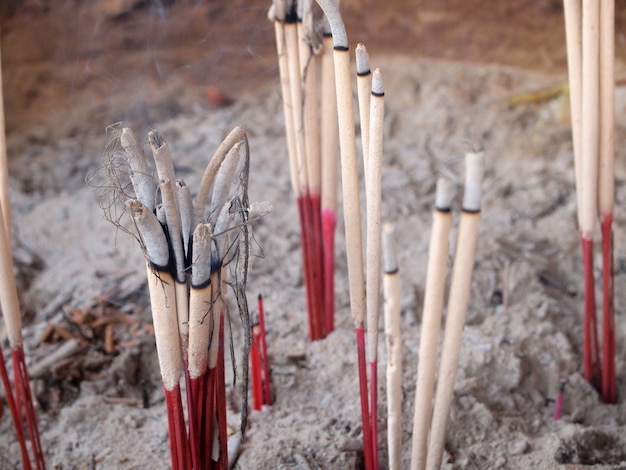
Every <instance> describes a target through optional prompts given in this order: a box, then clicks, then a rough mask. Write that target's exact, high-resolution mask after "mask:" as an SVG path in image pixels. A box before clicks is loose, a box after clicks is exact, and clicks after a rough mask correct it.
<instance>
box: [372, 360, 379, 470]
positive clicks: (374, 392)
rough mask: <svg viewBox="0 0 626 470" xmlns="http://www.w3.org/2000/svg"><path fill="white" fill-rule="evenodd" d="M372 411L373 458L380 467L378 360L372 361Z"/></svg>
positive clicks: (374, 464)
mask: <svg viewBox="0 0 626 470" xmlns="http://www.w3.org/2000/svg"><path fill="white" fill-rule="evenodd" d="M370 386H371V388H370V397H371V402H370V412H371V419H370V421H371V425H370V433H371V435H372V440H371V442H372V444H371V445H372V460H373V467H372V468H374V469H376V468H378V361H373V362H370Z"/></svg>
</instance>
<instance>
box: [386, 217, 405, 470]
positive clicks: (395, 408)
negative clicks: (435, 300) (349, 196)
mask: <svg viewBox="0 0 626 470" xmlns="http://www.w3.org/2000/svg"><path fill="white" fill-rule="evenodd" d="M395 243H396V241H395V233H394V228H393V225H391V224H385V225H384V227H383V273H384V275H383V285H384V293H385V337H386V344H387V448H388V453H389V469H390V470H400V469H401V468H402V334H401V331H400V300H401V298H400V289H401V286H400V271H399V268H398V260H397V257H396V246H395Z"/></svg>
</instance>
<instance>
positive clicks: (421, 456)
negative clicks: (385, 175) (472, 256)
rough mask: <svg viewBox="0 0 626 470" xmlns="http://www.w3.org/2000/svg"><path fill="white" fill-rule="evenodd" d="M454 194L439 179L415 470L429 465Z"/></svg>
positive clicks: (421, 355)
mask: <svg viewBox="0 0 626 470" xmlns="http://www.w3.org/2000/svg"><path fill="white" fill-rule="evenodd" d="M453 194H454V186H453V184H452V182H451V181H450V180H448V179H446V178H440V179H439V180H438V181H437V194H436V200H435V210H434V212H433V227H432V232H431V234H430V247H429V250H428V269H427V272H426V287H425V291H424V308H423V313H422V330H421V334H420V349H419V366H418V369H417V382H416V386H415V411H414V414H413V438H412V448H411V468H412V469H414V470H415V469H420V470H421V469H423V468H424V467H425V466H426V450H427V444H428V431H429V429H430V421H431V417H432V400H433V394H434V389H435V370H436V367H437V351H438V347H439V332H440V330H441V316H442V314H443V304H444V293H445V285H446V274H447V271H448V270H447V264H448V246H449V243H448V241H449V236H450V227H451V225H452V214H451V212H450V204H451V202H452V196H453Z"/></svg>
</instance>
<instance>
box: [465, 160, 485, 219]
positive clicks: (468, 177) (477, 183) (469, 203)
mask: <svg viewBox="0 0 626 470" xmlns="http://www.w3.org/2000/svg"><path fill="white" fill-rule="evenodd" d="M483 171H484V153H483V152H469V153H467V154H466V155H465V191H464V194H463V211H464V212H467V213H478V212H480V206H481V199H482V189H481V186H482V181H483Z"/></svg>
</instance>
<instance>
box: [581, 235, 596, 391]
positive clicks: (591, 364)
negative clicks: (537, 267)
mask: <svg viewBox="0 0 626 470" xmlns="http://www.w3.org/2000/svg"><path fill="white" fill-rule="evenodd" d="M580 240H581V243H582V250H583V270H584V278H585V279H584V289H585V293H584V314H583V375H584V377H585V379H586V380H587V381H588V382H589V383H591V384H592V385H593V386H594V387H595V388H596V389H597V390H600V386H601V373H600V362H599V357H600V350H599V347H598V331H597V323H596V299H595V290H594V289H595V282H594V277H593V239H592V238H588V237H586V236H585V235H583V234H581V236H580Z"/></svg>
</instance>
